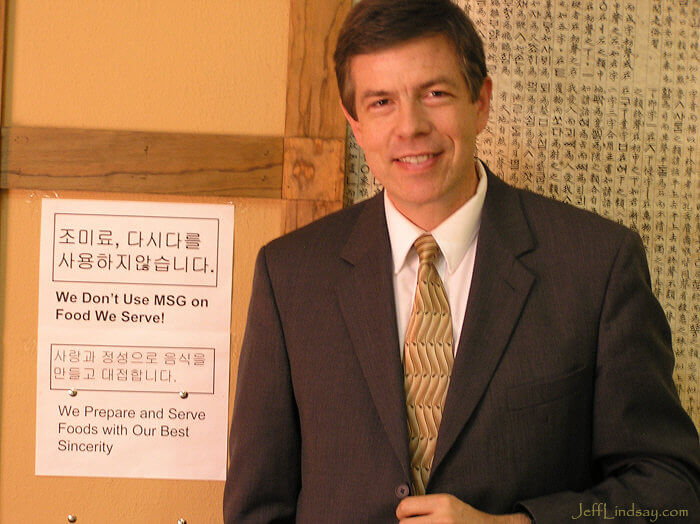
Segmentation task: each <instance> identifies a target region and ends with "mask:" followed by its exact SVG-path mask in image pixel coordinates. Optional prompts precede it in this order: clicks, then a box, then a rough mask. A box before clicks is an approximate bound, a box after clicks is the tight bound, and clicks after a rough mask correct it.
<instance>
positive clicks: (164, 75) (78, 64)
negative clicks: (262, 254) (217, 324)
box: [0, 0, 289, 524]
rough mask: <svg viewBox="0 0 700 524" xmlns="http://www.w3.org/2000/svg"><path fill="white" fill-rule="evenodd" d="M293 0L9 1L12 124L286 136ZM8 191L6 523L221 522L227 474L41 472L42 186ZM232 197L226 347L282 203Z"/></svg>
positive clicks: (3, 436) (1, 289)
mask: <svg viewBox="0 0 700 524" xmlns="http://www.w3.org/2000/svg"><path fill="white" fill-rule="evenodd" d="M288 4H289V2H288V1H287V0H207V1H206V2H199V1H196V0H190V1H185V0H151V1H148V2H144V1H137V0H118V1H114V0H89V1H87V0H72V1H61V2H56V1H54V0H21V1H19V0H17V1H10V2H9V5H8V35H7V66H6V67H7V69H6V82H5V86H4V95H5V100H4V107H5V113H4V124H5V125H12V126H19V125H22V126H48V127H80V128H102V129H124V130H129V129H131V130H157V131H183V132H201V133H210V132H211V133H226V134H245V135H281V134H283V131H284V118H285V117H284V114H285V107H284V104H285V90H286V85H285V84H286V64H287V39H288V23H289V5H288ZM43 196H49V197H54V196H57V197H65V198H68V197H70V198H76V197H77V198H99V199H103V198H120V199H141V198H149V199H153V200H156V199H166V197H162V198H160V197H144V196H139V195H124V194H121V195H119V194H113V193H112V194H106V193H105V194H102V193H60V194H55V193H53V192H32V191H23V190H10V191H3V192H2V193H1V194H0V198H1V202H0V335H1V336H2V348H1V350H0V522H66V516H67V515H68V514H69V513H74V514H76V515H77V516H78V522H80V523H85V522H89V523H93V522H170V523H175V522H177V519H178V518H185V519H186V520H187V522H188V523H190V524H192V523H196V522H206V523H210V522H218V521H220V520H221V517H220V515H221V494H222V490H223V483H221V482H201V481H197V482H194V481H159V480H138V479H93V478H80V477H73V478H71V477H36V476H34V431H35V399H36V332H37V321H36V316H37V288H38V281H37V268H38V262H39V243H38V238H39V227H40V224H39V217H40V209H41V204H40V201H41V197H43ZM167 200H180V201H182V200H187V201H197V202H225V201H231V202H233V204H234V205H235V206H236V216H235V221H236V232H235V270H234V301H233V313H232V317H233V318H232V349H233V351H234V355H232V360H233V361H235V360H236V351H237V348H238V345H239V343H240V338H241V335H242V329H243V322H244V319H245V314H246V308H247V301H248V296H249V293H250V281H251V277H252V263H253V258H254V255H255V252H256V251H257V249H258V247H259V245H260V244H261V243H262V242H264V241H266V240H267V239H269V238H272V237H274V236H277V235H279V234H281V233H282V231H283V228H284V209H285V208H284V202H283V201H281V200H262V199H233V200H231V199H225V198H222V197H219V198H209V199H207V198H204V197H198V198H196V199H194V198H186V197H168V198H167Z"/></svg>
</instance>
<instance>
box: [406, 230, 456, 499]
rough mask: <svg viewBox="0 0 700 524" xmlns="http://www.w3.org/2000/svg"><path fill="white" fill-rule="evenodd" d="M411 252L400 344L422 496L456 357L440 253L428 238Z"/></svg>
mask: <svg viewBox="0 0 700 524" xmlns="http://www.w3.org/2000/svg"><path fill="white" fill-rule="evenodd" d="M414 246H415V248H416V251H417V252H418V259H419V265H418V283H417V285H416V294H415V297H414V299H413V309H412V311H411V318H410V320H409V322H408V329H407V330H406V339H405V342H404V390H405V392H406V410H407V414H408V436H409V452H410V458H411V476H412V480H413V491H414V494H415V495H423V494H425V486H426V484H427V483H428V478H429V476H430V468H431V466H432V463H433V455H434V454H435V444H436V441H437V435H438V429H439V428H440V421H441V420H442V411H443V407H444V405H445V397H446V396H447V388H448V386H449V384H450V375H451V373H452V364H453V362H454V357H453V352H452V351H453V350H452V346H453V336H452V317H451V315H450V306H449V304H448V302H447V294H446V293H445V287H444V286H443V284H442V280H440V275H438V272H437V269H436V268H435V259H436V258H437V255H438V252H439V250H440V248H439V247H438V245H437V243H436V242H435V239H434V238H433V237H432V235H429V234H426V235H422V236H421V237H420V238H418V240H416V242H415V243H414Z"/></svg>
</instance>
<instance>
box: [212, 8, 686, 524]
mask: <svg viewBox="0 0 700 524" xmlns="http://www.w3.org/2000/svg"><path fill="white" fill-rule="evenodd" d="M335 60H336V73H337V77H338V85H339V88H340V92H341V98H342V107H343V111H344V112H345V115H346V117H347V119H348V122H349V123H350V125H351V127H352V129H353V132H354V133H355V136H356V138H357V141H358V143H359V144H360V145H361V146H362V148H363V150H364V152H365V155H366V158H367V162H368V164H369V165H370V167H371V169H372V172H373V174H374V175H375V177H376V178H377V179H378V180H379V181H380V182H381V183H382V184H383V186H384V192H383V193H382V194H380V195H378V196H377V197H375V198H373V199H370V200H368V201H366V202H363V203H361V204H359V205H356V206H354V207H351V208H348V209H346V210H343V211H341V212H339V213H336V214H333V215H331V216H329V217H326V218H324V219H322V220H320V221H318V222H316V223H314V224H311V225H309V226H307V227H305V228H302V229H300V230H298V231H296V232H294V233H292V234H289V235H286V236H285V237H282V238H280V239H278V240H275V241H273V242H272V243H270V244H268V245H267V246H265V247H264V248H263V249H262V250H261V252H260V254H259V256H258V260H257V264H256V274H255V280H254V284H253V294H252V299H251V303H250V308H249V313H248V325H247V328H246V335H245V339H244V342H243V347H242V350H241V359H240V363H239V376H238V384H237V390H236V403H235V407H234V416H233V422H232V426H231V438H230V458H231V461H230V466H229V474H228V478H227V483H226V488H225V495H224V514H225V519H226V522H228V523H234V522H236V523H239V522H287V521H288V522H293V521H295V520H296V521H298V522H310V523H320V522H323V523H325V522H348V523H350V522H352V523H355V522H395V521H397V520H399V521H401V522H407V523H408V522H413V523H416V524H418V523H421V522H484V523H487V522H530V521H534V522H538V523H550V522H551V523H562V522H566V521H570V520H572V519H579V518H581V516H582V515H584V514H586V515H587V513H584V512H583V511H582V510H581V508H597V507H607V508H610V511H613V510H614V511H618V510H621V511H623V513H619V514H624V515H627V516H628V515H629V513H624V510H625V509H626V508H639V509H643V510H644V511H648V512H655V513H654V514H658V515H664V511H666V512H667V513H666V514H674V515H679V514H681V515H683V514H685V515H687V516H688V520H687V521H688V522H692V521H694V520H697V519H698V518H699V517H700V509H699V507H698V506H699V503H698V489H699V488H698V484H699V481H698V476H699V470H700V465H699V464H698V456H699V455H700V453H699V451H700V450H699V449H698V437H697V433H696V431H695V428H694V426H693V424H692V422H691V421H690V419H689V417H688V416H687V415H686V414H685V412H684V411H683V409H682V407H681V406H680V403H679V400H678V396H677V394H676V390H675V386H674V384H673V381H672V379H671V373H672V369H673V353H672V351H671V346H670V333H669V329H668V325H667V323H666V320H665V317H664V314H663V311H662V309H661V307H660V306H659V304H658V302H657V301H656V299H655V298H654V296H653V294H652V292H651V289H650V286H649V274H648V270H647V266H646V259H645V256H644V249H643V247H642V245H641V241H640V239H639V237H638V236H637V235H635V234H634V233H632V232H630V231H629V230H627V229H625V228H623V227H621V226H619V225H617V224H614V223H612V222H609V221H607V220H605V219H602V218H600V217H597V216H595V215H593V214H591V213H587V212H585V211H581V210H578V209H575V208H573V207H570V206H566V205H564V204H561V203H559V202H555V201H552V200H549V199H546V198H543V197H541V196H537V195H534V194H532V193H529V192H526V191H521V190H517V189H514V188H511V187H509V186H508V185H506V184H505V183H503V182H502V181H500V180H499V179H498V178H497V177H496V176H494V175H493V174H492V173H491V172H490V171H489V170H488V169H487V167H486V166H485V165H484V164H483V163H482V162H481V161H479V160H478V159H476V158H475V140H476V137H477V135H478V134H479V133H480V132H481V131H482V130H483V129H484V127H485V126H486V122H487V119H488V115H489V104H490V100H491V89H492V84H491V80H490V78H489V77H488V75H487V71H486V65H485V61H484V51H483V46H482V43H481V41H480V39H479V36H478V34H477V32H476V30H475V28H474V27H473V25H472V23H471V22H470V21H469V20H468V18H467V17H466V16H465V15H464V13H463V12H462V11H461V10H460V9H459V8H458V7H456V6H455V5H454V4H452V3H451V2H450V1H449V0H364V1H363V2H361V3H360V4H358V5H357V6H355V7H354V8H353V9H352V11H351V12H350V14H349V16H348V18H347V19H346V21H345V24H344V25H343V28H342V29H341V32H340V36H339V39H338V45H337V48H336V53H335ZM679 510H680V511H683V512H685V513H678V511H679ZM586 511H588V510H586ZM670 512H674V513H670ZM590 513H591V517H590V519H592V520H595V519H596V518H598V517H596V516H594V513H593V512H590ZM633 513H634V512H633ZM616 514H618V513H616ZM649 514H651V513H649ZM634 515H635V517H632V519H633V518H639V519H643V515H644V513H643V512H642V513H634ZM598 516H599V514H598ZM640 521H643V520H640Z"/></svg>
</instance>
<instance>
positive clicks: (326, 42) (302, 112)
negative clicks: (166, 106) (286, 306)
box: [0, 0, 351, 231]
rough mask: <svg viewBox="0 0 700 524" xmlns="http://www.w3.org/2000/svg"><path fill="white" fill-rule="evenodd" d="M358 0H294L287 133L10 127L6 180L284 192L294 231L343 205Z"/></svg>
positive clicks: (85, 187)
mask: <svg viewBox="0 0 700 524" xmlns="http://www.w3.org/2000/svg"><path fill="white" fill-rule="evenodd" d="M350 5H351V0H335V1H332V0H290V26H289V55H288V81H287V109H286V123H285V133H284V136H283V137H253V136H235V135H202V134H194V133H145V132H137V131H107V130H99V129H77V130H76V129H63V128H33V127H3V128H2V134H1V137H0V189H39V190H57V189H61V190H80V191H116V192H130V193H166V194H186V195H225V196H236V197H271V198H283V199H285V200H286V201H287V213H286V216H287V220H286V223H285V230H286V231H290V230H292V229H295V228H296V227H299V226H301V225H304V224H305V223H308V222H309V221H311V220H313V219H315V218H318V217H320V216H322V215H324V214H326V213H328V212H330V211H333V210H336V209H339V208H340V207H341V206H342V201H343V194H342V193H343V189H342V188H343V180H344V158H345V151H344V150H345V121H344V118H343V115H342V112H341V111H340V107H339V105H338V96H337V88H336V85H335V75H334V73H333V57H332V53H333V46H334V43H335V39H336V35H337V33H338V30H339V29H340V25H341V24H342V21H343V19H344V18H345V15H346V13H347V12H348V10H349V9H350ZM0 9H1V11H0V16H1V17H2V18H1V19H2V20H3V22H4V21H5V18H6V16H5V13H6V10H5V1H4V0H3V1H2V3H1V4H0ZM3 29H4V24H3ZM1 40H2V42H3V43H4V34H3V35H2V39H1ZM3 49H4V45H3ZM3 77H4V74H3ZM1 94H2V93H1V92H0V96H1Z"/></svg>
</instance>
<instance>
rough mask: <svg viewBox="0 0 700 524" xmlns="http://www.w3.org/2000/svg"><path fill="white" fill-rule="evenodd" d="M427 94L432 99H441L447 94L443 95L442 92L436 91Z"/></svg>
mask: <svg viewBox="0 0 700 524" xmlns="http://www.w3.org/2000/svg"><path fill="white" fill-rule="evenodd" d="M429 94H430V96H431V97H433V98H439V97H441V96H447V93H445V92H444V91H438V90H437V89H433V90H432V91H430V93H429Z"/></svg>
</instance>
